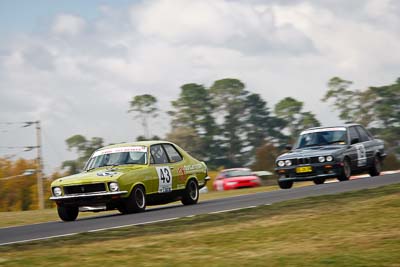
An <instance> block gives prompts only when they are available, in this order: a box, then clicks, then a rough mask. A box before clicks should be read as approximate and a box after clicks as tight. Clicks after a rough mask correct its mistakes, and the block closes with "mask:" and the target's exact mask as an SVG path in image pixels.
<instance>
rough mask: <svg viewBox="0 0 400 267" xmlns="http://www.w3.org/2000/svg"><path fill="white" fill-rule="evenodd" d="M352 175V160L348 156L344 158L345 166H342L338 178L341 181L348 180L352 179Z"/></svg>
mask: <svg viewBox="0 0 400 267" xmlns="http://www.w3.org/2000/svg"><path fill="white" fill-rule="evenodd" d="M350 176H351V166H350V161H349V160H348V159H347V158H346V159H344V160H343V167H342V171H341V173H340V175H339V177H338V180H339V181H341V182H343V181H347V180H349V179H350Z"/></svg>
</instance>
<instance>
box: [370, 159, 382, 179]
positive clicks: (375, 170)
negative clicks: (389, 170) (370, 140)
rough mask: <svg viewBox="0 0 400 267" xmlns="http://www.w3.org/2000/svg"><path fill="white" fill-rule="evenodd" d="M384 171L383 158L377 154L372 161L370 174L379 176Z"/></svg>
mask: <svg viewBox="0 0 400 267" xmlns="http://www.w3.org/2000/svg"><path fill="white" fill-rule="evenodd" d="M381 171H382V160H381V159H380V158H379V156H375V158H374V162H373V163H372V166H371V168H370V169H369V175H371V176H379V174H381Z"/></svg>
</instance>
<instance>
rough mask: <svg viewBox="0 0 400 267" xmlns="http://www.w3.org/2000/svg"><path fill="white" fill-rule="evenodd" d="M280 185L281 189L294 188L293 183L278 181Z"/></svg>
mask: <svg viewBox="0 0 400 267" xmlns="http://www.w3.org/2000/svg"><path fill="white" fill-rule="evenodd" d="M278 185H279V187H280V188H281V189H289V188H292V186H293V181H279V180H278Z"/></svg>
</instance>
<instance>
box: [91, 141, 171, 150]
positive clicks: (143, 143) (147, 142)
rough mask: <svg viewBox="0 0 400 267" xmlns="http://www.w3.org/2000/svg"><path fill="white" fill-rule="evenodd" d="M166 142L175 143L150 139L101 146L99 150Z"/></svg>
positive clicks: (147, 145)
mask: <svg viewBox="0 0 400 267" xmlns="http://www.w3.org/2000/svg"><path fill="white" fill-rule="evenodd" d="M165 143H167V144H173V143H171V142H168V141H164V140H149V141H137V142H129V143H119V144H113V145H109V146H105V147H102V148H99V149H98V150H102V149H108V148H116V147H126V146H146V147H149V146H151V145H155V144H165Z"/></svg>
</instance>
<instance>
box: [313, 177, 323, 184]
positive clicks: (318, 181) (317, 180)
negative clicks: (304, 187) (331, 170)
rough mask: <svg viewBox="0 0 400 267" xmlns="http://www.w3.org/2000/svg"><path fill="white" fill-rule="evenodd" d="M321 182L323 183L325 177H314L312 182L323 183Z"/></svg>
mask: <svg viewBox="0 0 400 267" xmlns="http://www.w3.org/2000/svg"><path fill="white" fill-rule="evenodd" d="M323 183H325V178H316V179H314V184H323Z"/></svg>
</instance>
